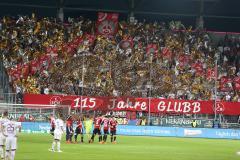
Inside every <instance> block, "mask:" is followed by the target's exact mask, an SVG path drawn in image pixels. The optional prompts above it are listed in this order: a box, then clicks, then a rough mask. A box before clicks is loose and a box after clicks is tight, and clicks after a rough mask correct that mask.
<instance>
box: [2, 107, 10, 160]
mask: <svg viewBox="0 0 240 160" xmlns="http://www.w3.org/2000/svg"><path fill="white" fill-rule="evenodd" d="M7 121H9V119H8V112H7V111H5V112H3V117H2V119H0V157H1V159H4V146H5V141H6V137H5V136H4V135H3V132H2V131H3V124H4V123H5V122H7Z"/></svg>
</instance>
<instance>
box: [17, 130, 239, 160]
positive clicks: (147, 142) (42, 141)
mask: <svg viewBox="0 0 240 160" xmlns="http://www.w3.org/2000/svg"><path fill="white" fill-rule="evenodd" d="M108 138H109V137H108ZM117 140H118V144H110V143H108V144H98V143H97V142H95V143H94V144H88V143H85V144H65V142H62V144H61V149H62V151H63V152H62V153H56V152H49V151H48V149H49V148H50V146H51V142H52V136H51V135H48V134H21V135H20V136H19V138H18V150H17V153H16V157H15V160H79V159H81V160H235V159H240V156H237V155H236V152H237V151H238V150H240V142H239V141H238V140H215V139H198V138H170V137H135V136H132V137H131V136H118V139H117ZM85 141H86V140H85ZM108 141H109V139H108Z"/></svg>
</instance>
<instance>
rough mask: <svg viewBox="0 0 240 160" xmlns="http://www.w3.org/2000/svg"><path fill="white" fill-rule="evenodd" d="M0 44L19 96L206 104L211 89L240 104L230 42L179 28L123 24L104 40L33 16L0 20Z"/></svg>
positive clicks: (239, 73) (89, 30)
mask: <svg viewBox="0 0 240 160" xmlns="http://www.w3.org/2000/svg"><path fill="white" fill-rule="evenodd" d="M0 42H1V43H0V53H1V56H2V58H3V60H4V65H5V67H6V69H7V71H8V74H9V77H10V83H11V84H12V85H13V87H14V88H15V89H16V90H17V92H18V93H20V92H22V93H38V94H77V95H81V94H83V95H88V96H136V97H147V96H151V97H159V98H175V99H190V100H210V99H214V98H215V97H214V95H215V87H217V98H218V99H222V100H226V101H238V102H240V70H239V67H240V37H236V36H235V37H233V36H225V38H224V39H220V41H217V42H216V41H213V39H212V37H211V34H209V33H207V32H205V31H201V30H197V31H192V29H191V28H186V27H185V26H184V25H183V24H181V23H180V22H171V23H169V24H166V23H158V22H154V23H147V22H136V21H135V22H134V23H130V22H126V21H122V22H119V23H118V31H117V33H116V34H115V35H114V36H108V37H105V36H102V35H98V34H97V33H96V25H95V22H94V21H91V20H89V19H84V18H83V17H80V18H76V19H72V18H68V20H67V21H66V22H65V23H62V22H60V21H58V20H56V19H55V18H37V17H36V16H35V15H34V14H33V15H32V16H31V17H28V16H19V17H17V18H16V17H3V18H1V19H0ZM216 64H217V66H218V67H216ZM216 73H217V74H216Z"/></svg>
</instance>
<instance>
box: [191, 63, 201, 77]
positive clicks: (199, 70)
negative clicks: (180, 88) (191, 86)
mask: <svg viewBox="0 0 240 160" xmlns="http://www.w3.org/2000/svg"><path fill="white" fill-rule="evenodd" d="M192 68H194V69H195V70H196V75H198V76H202V75H203V64H202V63H201V62H196V63H193V64H192Z"/></svg>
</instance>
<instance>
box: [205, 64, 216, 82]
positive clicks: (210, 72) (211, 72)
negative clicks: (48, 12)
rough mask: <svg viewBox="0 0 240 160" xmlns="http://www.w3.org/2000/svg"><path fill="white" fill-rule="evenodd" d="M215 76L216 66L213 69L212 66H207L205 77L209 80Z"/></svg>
mask: <svg viewBox="0 0 240 160" xmlns="http://www.w3.org/2000/svg"><path fill="white" fill-rule="evenodd" d="M216 78H217V74H216V67H215V68H214V69H213V68H208V69H207V79H208V80H211V79H214V80H216Z"/></svg>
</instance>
